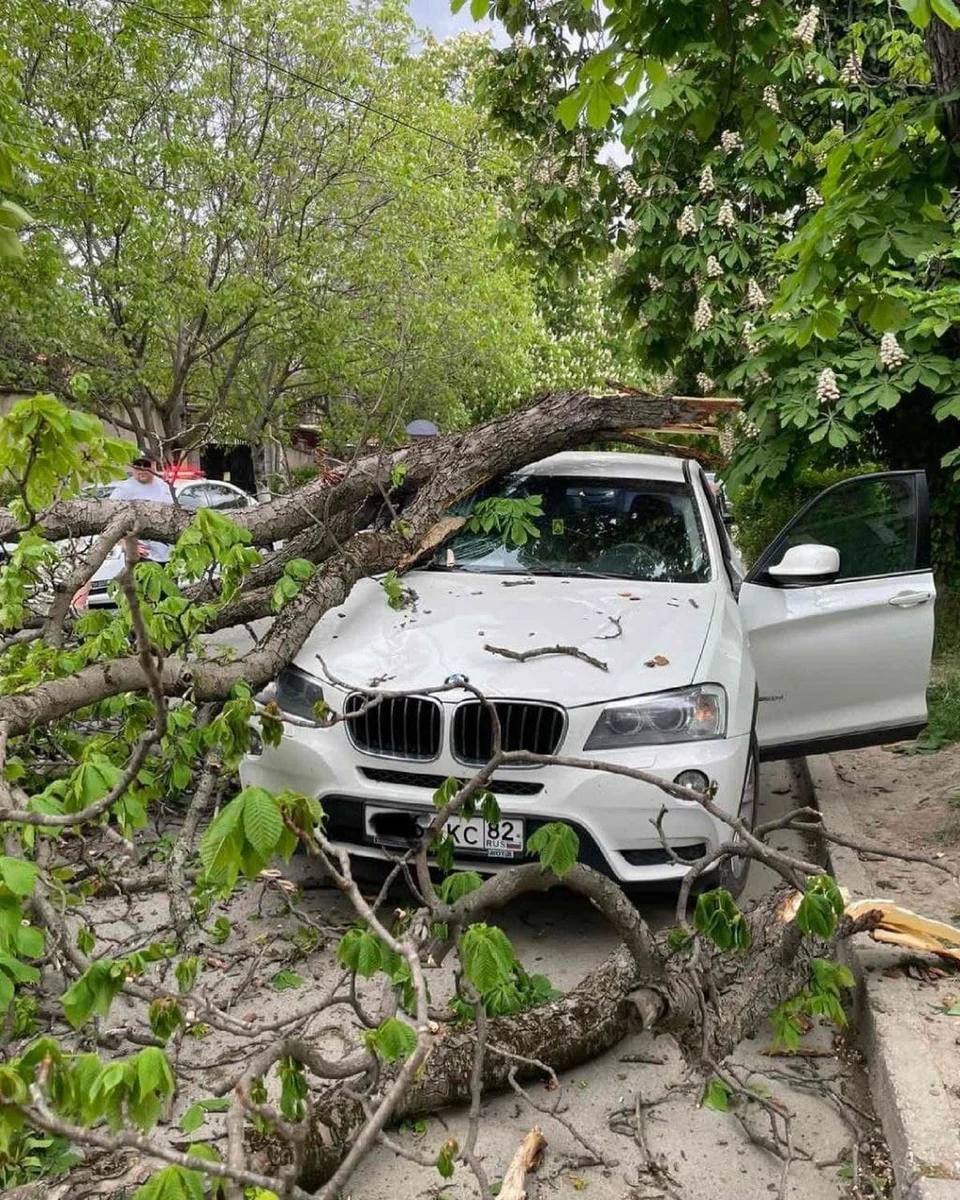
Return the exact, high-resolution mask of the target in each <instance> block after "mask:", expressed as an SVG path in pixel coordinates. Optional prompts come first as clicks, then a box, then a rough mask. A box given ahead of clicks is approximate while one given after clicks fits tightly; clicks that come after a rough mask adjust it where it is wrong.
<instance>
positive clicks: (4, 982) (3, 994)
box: [0, 971, 16, 1013]
mask: <svg viewBox="0 0 960 1200" xmlns="http://www.w3.org/2000/svg"><path fill="white" fill-rule="evenodd" d="M15 992H16V989H15V988H14V986H13V980H12V979H11V978H10V976H9V975H7V974H6V972H4V971H0V1013H5V1012H6V1011H7V1009H8V1008H9V1007H10V1005H11V1003H12V1002H13V997H14V994H15Z"/></svg>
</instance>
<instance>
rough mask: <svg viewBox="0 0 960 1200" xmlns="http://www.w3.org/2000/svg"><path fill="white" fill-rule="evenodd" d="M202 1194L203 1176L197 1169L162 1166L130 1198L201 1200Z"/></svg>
mask: <svg viewBox="0 0 960 1200" xmlns="http://www.w3.org/2000/svg"><path fill="white" fill-rule="evenodd" d="M190 1149H191V1150H193V1149H195V1147H193V1146H191V1147H190ZM203 1196H204V1176H203V1175H202V1174H201V1173H200V1172H199V1171H190V1170H187V1168H186V1167H164V1168H163V1170H162V1171H157V1173H156V1174H155V1175H152V1176H151V1177H150V1178H149V1179H148V1180H147V1182H146V1183H144V1184H142V1185H141V1186H140V1187H138V1188H137V1190H136V1191H135V1192H134V1193H133V1196H132V1200H203Z"/></svg>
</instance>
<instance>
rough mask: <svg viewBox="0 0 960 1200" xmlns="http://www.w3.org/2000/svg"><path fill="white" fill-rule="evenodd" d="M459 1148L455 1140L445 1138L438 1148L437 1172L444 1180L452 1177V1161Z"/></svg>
mask: <svg viewBox="0 0 960 1200" xmlns="http://www.w3.org/2000/svg"><path fill="white" fill-rule="evenodd" d="M459 1149H460V1146H459V1144H458V1142H457V1139H456V1138H447V1140H446V1141H445V1142H444V1143H443V1145H442V1146H441V1147H440V1153H439V1154H438V1155H437V1170H438V1171H439V1172H440V1174H441V1176H442V1177H443V1178H444V1179H451V1178H452V1177H453V1160H454V1158H456V1155H457V1151H458V1150H459Z"/></svg>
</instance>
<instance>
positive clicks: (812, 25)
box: [793, 4, 820, 46]
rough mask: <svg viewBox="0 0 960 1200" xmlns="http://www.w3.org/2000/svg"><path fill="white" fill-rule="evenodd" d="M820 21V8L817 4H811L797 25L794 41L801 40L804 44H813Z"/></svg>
mask: <svg viewBox="0 0 960 1200" xmlns="http://www.w3.org/2000/svg"><path fill="white" fill-rule="evenodd" d="M819 22H820V9H819V8H818V7H817V6H816V5H815V4H811V5H810V7H809V8H808V9H807V11H806V12H805V13H804V14H803V16H802V17H801V18H800V20H799V21H798V22H797V26H796V28H795V29H794V31H793V38H794V41H797V42H801V43H802V44H803V45H804V46H812V45H813V39H814V38H815V37H816V36H817V25H818V24H819Z"/></svg>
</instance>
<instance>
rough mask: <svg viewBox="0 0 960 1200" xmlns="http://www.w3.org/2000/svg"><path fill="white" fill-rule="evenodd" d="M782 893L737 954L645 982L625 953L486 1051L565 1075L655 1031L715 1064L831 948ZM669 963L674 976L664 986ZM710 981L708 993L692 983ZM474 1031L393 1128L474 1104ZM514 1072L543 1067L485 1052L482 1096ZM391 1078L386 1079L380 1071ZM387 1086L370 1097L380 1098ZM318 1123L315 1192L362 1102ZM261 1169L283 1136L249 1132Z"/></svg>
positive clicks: (510, 1023)
mask: <svg viewBox="0 0 960 1200" xmlns="http://www.w3.org/2000/svg"><path fill="white" fill-rule="evenodd" d="M784 894H785V893H784V891H783V890H782V889H781V890H780V891H777V892H774V893H771V894H770V895H768V896H767V897H765V898H764V899H763V900H762V901H761V903H760V904H759V905H758V906H757V908H756V909H754V910H753V912H751V913H750V915H749V923H750V929H751V944H750V948H749V950H747V951H746V952H744V954H742V955H739V954H738V955H730V954H720V953H719V952H718V953H717V954H710V953H708V952H704V953H702V955H701V959H702V961H701V963H700V964H699V966H698V967H697V968H696V970H694V969H693V968H692V967H691V966H690V964H689V963H688V961H687V960H686V959H685V958H684V957H683V956H682V955H681V956H678V955H676V954H672V953H671V952H669V950H668V948H667V946H666V944H665V942H662V943H661V949H662V960H661V962H659V963H658V964H657V969H656V971H655V972H651V976H652V986H647V981H646V980H645V979H643V978H642V977H641V975H640V972H639V971H638V968H637V964H636V961H635V959H634V958H633V956H632V955H631V954H630V953H629V952H628V951H627V949H626V947H625V946H622V947H620V949H618V950H616V951H615V952H614V953H613V954H611V955H610V956H609V957H608V958H606V959H605V960H604V961H603V962H602V963H601V964H600V966H598V967H597V968H596V969H595V970H594V971H592V972H591V973H590V974H589V975H588V976H586V978H585V979H584V980H583V981H582V982H581V983H580V984H579V985H578V986H577V987H576V988H574V990H573V991H571V992H568V993H567V994H566V995H565V996H563V997H562V998H561V999H559V1000H554V1001H551V1002H550V1003H549V1004H545V1005H542V1006H540V1007H539V1008H535V1009H531V1010H529V1011H527V1012H523V1013H517V1014H516V1015H514V1016H509V1017H497V1018H494V1019H492V1020H490V1021H489V1022H488V1026H487V1045H488V1046H490V1047H499V1048H501V1049H504V1050H507V1051H508V1052H509V1054H511V1055H516V1056H520V1057H522V1058H525V1059H536V1060H538V1061H539V1062H542V1063H545V1064H546V1065H547V1066H549V1067H551V1068H552V1069H553V1070H554V1071H558V1072H559V1071H565V1070H568V1069H569V1068H571V1067H574V1066H577V1065H578V1064H579V1063H582V1062H585V1061H587V1060H588V1059H591V1058H595V1057H596V1056H597V1055H598V1054H602V1053H603V1052H604V1051H605V1050H609V1049H610V1048H611V1047H612V1046H615V1045H616V1044H617V1043H618V1042H619V1041H621V1039H623V1038H624V1037H625V1036H626V1035H627V1034H628V1033H631V1032H634V1031H636V1030H638V1029H641V1028H648V1027H652V1026H656V1028H657V1029H658V1030H663V1031H664V1032H665V1033H671V1034H673V1035H674V1036H675V1037H676V1038H677V1040H678V1041H679V1043H680V1045H681V1048H682V1049H683V1050H684V1052H685V1054H686V1055H687V1057H688V1058H689V1059H691V1060H693V1061H703V1060H706V1061H712V1062H716V1061H719V1060H720V1059H722V1058H723V1057H725V1056H726V1055H727V1054H729V1053H730V1051H731V1050H732V1049H733V1047H734V1046H735V1045H737V1043H738V1042H740V1041H741V1040H742V1039H743V1038H744V1037H748V1036H749V1035H751V1034H752V1033H754V1032H755V1031H756V1030H757V1029H758V1028H759V1027H760V1026H761V1025H762V1023H763V1022H764V1021H765V1020H766V1019H767V1017H768V1016H769V1015H770V1013H771V1012H772V1011H773V1009H774V1008H776V1006H777V1005H778V1004H781V1003H782V1002H783V1001H784V1000H786V999H788V998H789V997H791V996H793V995H796V993H797V992H798V991H800V989H801V988H802V987H804V985H805V984H806V983H807V981H808V976H809V964H810V959H811V958H812V957H814V956H818V955H819V956H823V955H825V954H829V948H828V947H826V946H824V944H823V943H817V942H816V941H815V940H814V939H813V938H809V937H803V936H802V934H801V933H800V930H799V929H798V928H797V927H796V925H795V924H793V923H792V922H790V923H786V922H784V921H783V920H782V919H781V917H780V910H781V906H782V902H783V899H784ZM665 965H666V971H667V978H666V982H664V969H665ZM701 976H703V977H707V976H708V977H709V979H710V984H711V986H710V989H709V993H708V996H709V998H708V996H707V995H705V994H702V993H699V992H698V990H697V980H698V978H699V977H701ZM474 1046H475V1034H474V1030H473V1027H472V1026H471V1027H469V1028H467V1029H463V1030H461V1029H457V1028H450V1029H444V1030H443V1031H442V1032H441V1033H440V1034H438V1036H437V1038H436V1041H435V1043H434V1046H433V1048H432V1049H431V1051H430V1053H429V1055H428V1057H427V1060H426V1063H425V1064H424V1067H423V1069H422V1072H421V1074H420V1076H419V1078H418V1079H417V1082H416V1083H415V1084H414V1086H413V1087H412V1088H410V1089H409V1090H408V1091H407V1092H406V1093H405V1095H404V1096H403V1098H402V1100H401V1101H400V1104H399V1105H398V1107H397V1109H396V1111H395V1113H394V1120H396V1121H401V1120H404V1119H409V1118H411V1117H418V1116H423V1115H425V1114H427V1113H432V1112H435V1111H437V1110H438V1109H442V1108H444V1107H447V1106H449V1105H452V1104H462V1103H465V1102H467V1101H468V1100H469V1099H470V1074H471V1068H472V1065H473V1053H474ZM512 1067H516V1068H517V1078H518V1079H521V1080H522V1079H530V1078H532V1077H536V1076H537V1075H542V1071H540V1070H539V1069H538V1068H536V1067H533V1066H530V1065H528V1064H522V1063H521V1064H517V1062H516V1059H511V1058H510V1057H508V1056H506V1055H503V1054H497V1053H496V1052H495V1051H494V1050H488V1052H487V1054H486V1056H485V1058H484V1063H483V1075H482V1087H483V1091H484V1092H494V1091H502V1090H503V1089H504V1088H506V1087H507V1086H508V1076H509V1073H510V1070H511V1068H512ZM385 1074H386V1075H387V1079H389V1077H390V1074H389V1072H387V1073H385ZM384 1082H385V1081H381V1082H380V1087H378V1088H377V1089H375V1094H374V1096H372V1097H371V1100H373V1101H375V1099H376V1094H378V1093H379V1091H380V1088H382V1086H383V1084H384ZM312 1102H313V1118H312V1124H311V1130H310V1134H309V1137H308V1139H307V1152H306V1159H305V1162H304V1168H303V1172H302V1175H301V1178H300V1184H301V1186H302V1187H304V1188H305V1189H307V1190H308V1191H310V1190H314V1189H316V1188H319V1187H320V1186H321V1185H322V1184H323V1183H325V1182H326V1181H327V1180H328V1179H330V1177H331V1176H332V1175H333V1173H334V1171H335V1170H336V1168H337V1167H338V1166H339V1164H340V1162H341V1161H342V1159H343V1157H344V1156H345V1154H346V1153H347V1151H348V1150H349V1148H350V1147H351V1145H352V1144H353V1142H354V1141H355V1140H356V1138H357V1136H358V1135H359V1134H360V1131H361V1129H362V1127H363V1125H364V1122H365V1116H364V1111H363V1107H362V1105H361V1104H360V1101H359V1100H358V1099H356V1098H355V1097H354V1096H353V1095H351V1094H350V1093H349V1092H348V1091H347V1089H346V1088H345V1086H344V1085H343V1084H342V1083H338V1084H334V1085H327V1086H324V1087H323V1088H321V1089H319V1090H318V1091H317V1092H315V1093H314V1094H313V1096H312ZM250 1148H251V1150H252V1151H253V1152H254V1155H255V1164H256V1167H257V1169H259V1170H262V1171H263V1172H264V1173H269V1172H270V1171H271V1170H273V1169H276V1168H278V1167H280V1166H282V1165H283V1164H284V1163H285V1162H288V1161H289V1158H290V1154H289V1148H288V1147H287V1145H286V1144H285V1143H283V1142H282V1141H280V1140H279V1139H277V1138H269V1137H263V1136H259V1135H251V1141H250Z"/></svg>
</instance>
